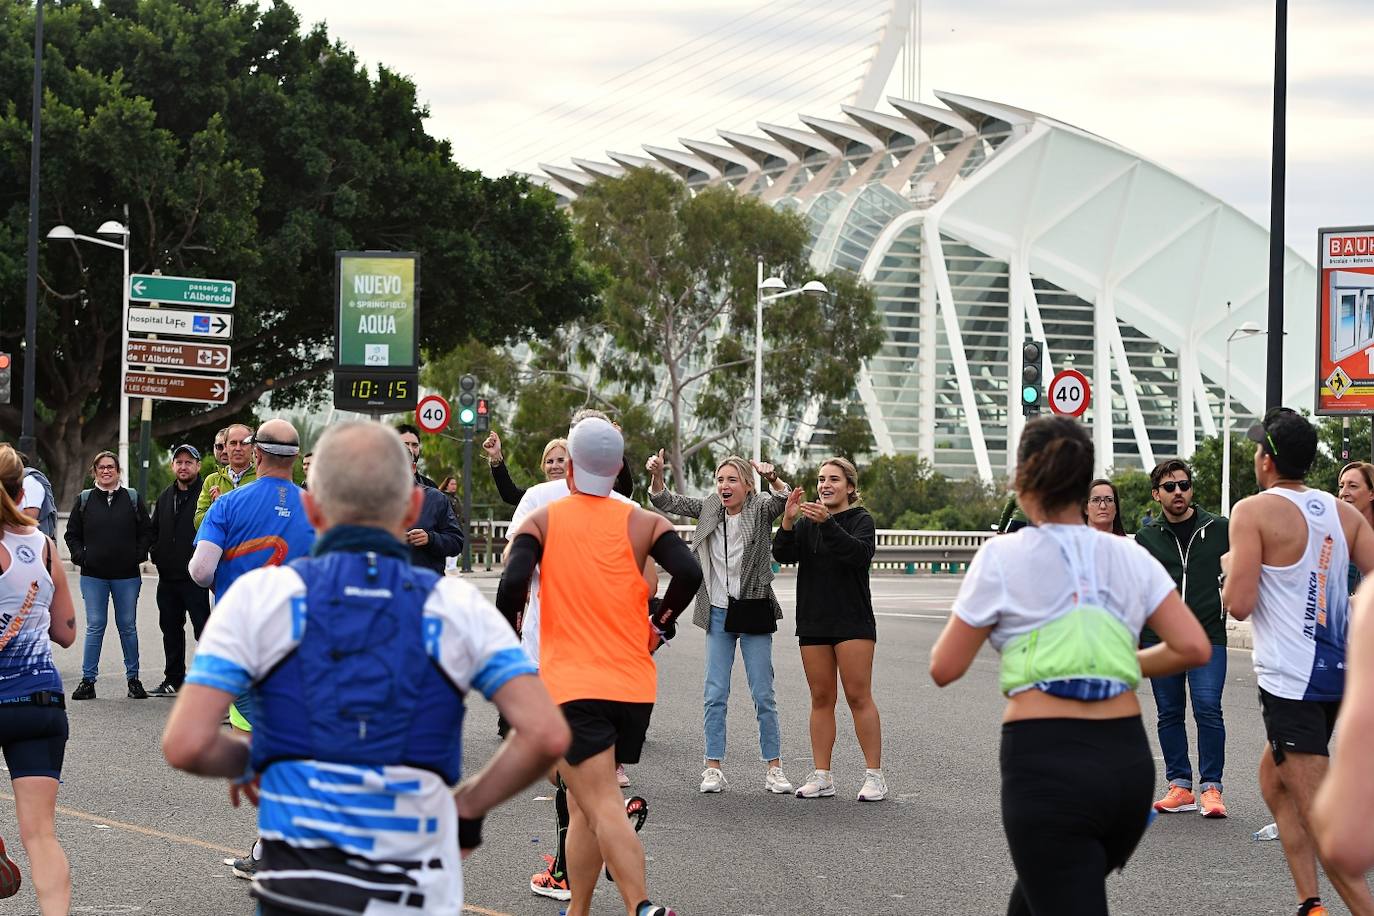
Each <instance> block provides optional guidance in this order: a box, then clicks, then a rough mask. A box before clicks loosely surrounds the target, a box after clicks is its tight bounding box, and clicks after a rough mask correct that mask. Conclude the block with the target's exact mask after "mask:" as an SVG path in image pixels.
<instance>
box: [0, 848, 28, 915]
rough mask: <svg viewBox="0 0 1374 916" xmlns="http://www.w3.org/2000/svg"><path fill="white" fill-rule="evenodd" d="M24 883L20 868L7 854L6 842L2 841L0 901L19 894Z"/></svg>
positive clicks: (0, 852) (0, 850)
mask: <svg viewBox="0 0 1374 916" xmlns="http://www.w3.org/2000/svg"><path fill="white" fill-rule="evenodd" d="M23 883H24V878H23V875H22V874H20V872H19V866H18V865H16V864H15V862H14V860H13V859H11V858H10V857H9V856H8V855H6V854H5V841H4V840H3V839H0V900H3V899H5V898H6V897H13V896H14V895H15V894H17V893H19V886H20V885H21V884H23Z"/></svg>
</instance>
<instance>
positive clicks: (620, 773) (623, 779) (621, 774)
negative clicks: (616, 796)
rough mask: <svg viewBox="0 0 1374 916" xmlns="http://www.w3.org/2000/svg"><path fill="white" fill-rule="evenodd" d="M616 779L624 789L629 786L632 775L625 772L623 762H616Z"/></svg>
mask: <svg viewBox="0 0 1374 916" xmlns="http://www.w3.org/2000/svg"><path fill="white" fill-rule="evenodd" d="M615 781H616V783H618V784H619V786H620V788H622V789H623V788H625V787H626V786H628V785H629V784H630V776H629V774H628V773H626V772H625V764H623V763H618V764H616V766H615Z"/></svg>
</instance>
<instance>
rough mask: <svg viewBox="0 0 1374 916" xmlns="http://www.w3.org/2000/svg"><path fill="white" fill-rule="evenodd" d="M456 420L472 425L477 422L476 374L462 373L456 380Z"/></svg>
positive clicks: (465, 424)
mask: <svg viewBox="0 0 1374 916" xmlns="http://www.w3.org/2000/svg"><path fill="white" fill-rule="evenodd" d="M458 422H459V423H461V424H462V425H463V426H472V425H473V424H475V423H476V422H477V376H475V375H471V374H469V375H464V376H463V377H462V378H460V379H459V380H458Z"/></svg>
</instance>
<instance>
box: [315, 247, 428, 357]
mask: <svg viewBox="0 0 1374 916" xmlns="http://www.w3.org/2000/svg"><path fill="white" fill-rule="evenodd" d="M337 262H338V272H337V277H338V300H337V301H338V313H337V314H338V318H337V327H338V338H337V344H336V346H337V349H336V350H335V356H334V363H335V365H336V366H338V367H342V368H358V369H387V368H391V369H407V370H414V369H415V367H416V365H417V363H418V357H419V340H418V334H417V330H418V328H419V321H418V316H417V314H416V313H417V309H418V305H419V296H418V292H419V256H418V255H416V254H414V253H413V252H386V251H367V252H357V251H341V252H338V254H337Z"/></svg>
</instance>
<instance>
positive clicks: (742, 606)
mask: <svg viewBox="0 0 1374 916" xmlns="http://www.w3.org/2000/svg"><path fill="white" fill-rule="evenodd" d="M720 535H721V537H722V538H723V539H724V540H725V598H726V608H725V632H727V633H738V634H741V635H744V636H758V635H761V634H764V633H776V632H777V630H778V621H777V618H775V617H774V616H773V602H771V601H769V600H768V599H767V598H736V597H734V596H733V595H731V594H730V520H729V518H728V517H727V518H724V519H721V523H720ZM741 584H742V583H741Z"/></svg>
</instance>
